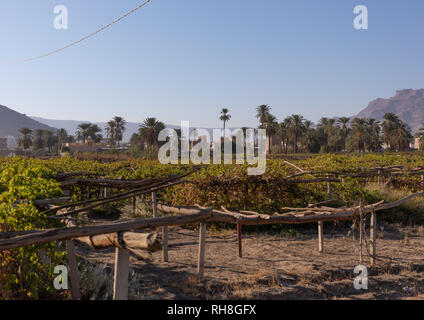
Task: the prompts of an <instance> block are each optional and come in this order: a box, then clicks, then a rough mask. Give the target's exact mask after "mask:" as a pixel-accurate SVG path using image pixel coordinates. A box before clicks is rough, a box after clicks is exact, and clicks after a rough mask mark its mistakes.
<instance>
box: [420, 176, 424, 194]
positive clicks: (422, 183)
mask: <svg viewBox="0 0 424 320" xmlns="http://www.w3.org/2000/svg"><path fill="white" fill-rule="evenodd" d="M421 190H422V191H423V192H424V175H421Z"/></svg>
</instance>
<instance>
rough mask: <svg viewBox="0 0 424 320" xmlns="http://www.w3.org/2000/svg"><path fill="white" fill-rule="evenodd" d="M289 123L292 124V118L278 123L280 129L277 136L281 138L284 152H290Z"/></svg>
mask: <svg viewBox="0 0 424 320" xmlns="http://www.w3.org/2000/svg"><path fill="white" fill-rule="evenodd" d="M289 125H290V119H289V118H286V119H284V121H283V122H280V123H279V124H278V130H277V136H278V138H279V139H280V140H281V142H282V145H283V148H284V152H285V153H288V147H289V140H290V138H289V129H288V128H289Z"/></svg>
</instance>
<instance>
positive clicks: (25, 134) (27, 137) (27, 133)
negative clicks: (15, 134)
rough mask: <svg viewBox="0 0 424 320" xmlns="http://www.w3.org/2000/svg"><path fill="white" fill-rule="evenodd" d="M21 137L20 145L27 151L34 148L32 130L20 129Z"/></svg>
mask: <svg viewBox="0 0 424 320" xmlns="http://www.w3.org/2000/svg"><path fill="white" fill-rule="evenodd" d="M19 133H20V134H21V136H20V137H19V139H18V145H19V146H20V147H22V148H24V149H25V150H27V149H29V148H30V147H31V146H32V130H31V129H29V128H22V129H19Z"/></svg>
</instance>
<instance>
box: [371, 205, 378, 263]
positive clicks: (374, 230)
mask: <svg viewBox="0 0 424 320" xmlns="http://www.w3.org/2000/svg"><path fill="white" fill-rule="evenodd" d="M376 239H377V214H376V213H375V211H373V212H372V213H371V218H370V242H371V243H370V254H371V265H372V266H374V265H375V260H376V259H375V255H376V252H377V244H376Z"/></svg>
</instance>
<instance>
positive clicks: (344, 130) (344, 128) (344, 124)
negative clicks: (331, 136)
mask: <svg viewBox="0 0 424 320" xmlns="http://www.w3.org/2000/svg"><path fill="white" fill-rule="evenodd" d="M349 121H350V118H348V117H340V118H339V119H337V123H338V124H339V125H340V129H341V131H340V132H341V135H342V139H343V151H346V139H347V136H348V135H349V127H348V124H349Z"/></svg>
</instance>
